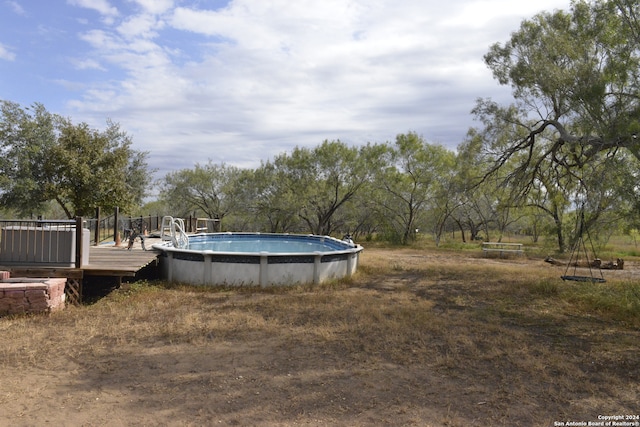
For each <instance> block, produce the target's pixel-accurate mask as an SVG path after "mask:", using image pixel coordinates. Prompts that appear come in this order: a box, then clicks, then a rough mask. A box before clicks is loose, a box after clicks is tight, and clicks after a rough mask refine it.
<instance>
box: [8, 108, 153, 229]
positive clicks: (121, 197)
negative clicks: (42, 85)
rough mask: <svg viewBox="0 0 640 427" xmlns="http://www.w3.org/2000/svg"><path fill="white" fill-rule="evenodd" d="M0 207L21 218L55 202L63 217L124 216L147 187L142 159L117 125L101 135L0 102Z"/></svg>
mask: <svg viewBox="0 0 640 427" xmlns="http://www.w3.org/2000/svg"><path fill="white" fill-rule="evenodd" d="M0 154H2V159H1V160H0V202H2V203H4V204H6V205H7V206H10V207H13V208H15V209H16V210H17V211H18V212H19V213H20V214H22V215H33V214H34V213H38V212H41V211H42V209H43V206H44V204H45V203H47V202H48V201H55V202H56V203H57V204H58V205H59V206H60V207H61V208H62V209H63V211H64V212H65V214H66V215H67V217H69V218H73V217H75V216H88V215H91V214H93V212H94V210H95V208H96V207H98V206H99V207H101V208H105V209H113V208H114V207H116V206H119V207H121V208H122V209H123V210H129V209H131V208H133V207H134V206H136V205H139V204H140V203H141V202H142V198H143V197H144V194H145V191H146V189H147V187H148V185H149V183H150V179H149V175H148V169H147V163H146V155H147V153H144V152H139V151H136V150H134V149H132V141H131V138H130V137H129V136H128V135H127V134H126V133H125V132H124V131H122V130H121V129H120V126H119V125H118V124H117V123H114V122H111V121H107V128H106V129H105V130H104V131H98V130H95V129H91V128H90V127H89V125H87V124H86V123H80V124H78V125H74V124H73V123H72V122H71V120H70V119H67V118H63V117H61V116H58V115H55V114H52V113H49V112H48V111H47V110H46V109H45V108H44V106H43V105H41V104H34V105H33V106H32V107H31V108H26V109H23V108H21V107H20V106H19V105H18V104H16V103H12V102H8V101H0Z"/></svg>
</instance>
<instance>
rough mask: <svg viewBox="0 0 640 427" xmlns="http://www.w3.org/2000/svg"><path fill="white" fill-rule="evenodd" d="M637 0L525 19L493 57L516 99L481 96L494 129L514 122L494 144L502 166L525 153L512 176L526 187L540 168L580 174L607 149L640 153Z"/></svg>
mask: <svg viewBox="0 0 640 427" xmlns="http://www.w3.org/2000/svg"><path fill="white" fill-rule="evenodd" d="M638 8H639V5H638V2H637V0H600V1H593V2H585V1H575V2H573V4H572V7H571V9H570V11H568V12H565V11H561V10H558V11H554V12H553V13H547V12H544V13H541V14H538V15H536V16H534V17H533V18H532V19H529V20H525V21H523V22H522V24H521V26H520V29H519V30H518V31H515V32H514V33H513V34H512V35H511V38H510V39H509V40H508V41H507V42H505V43H502V44H501V43H496V44H495V45H493V46H492V47H491V48H490V51H489V52H488V53H487V54H486V56H485V61H486V63H487V65H488V67H489V68H490V69H491V71H492V72H493V75H494V77H495V78H496V79H497V80H498V82H500V84H502V85H510V86H511V88H512V90H513V97H514V103H513V104H512V105H508V106H502V105H499V104H497V103H495V102H493V101H491V100H480V101H478V104H477V107H476V109H475V110H474V112H475V114H476V115H477V117H478V118H479V119H480V120H481V121H482V122H483V123H484V126H485V131H486V132H489V133H491V132H493V131H495V130H496V129H499V128H511V129H513V133H512V136H511V138H510V139H509V140H508V142H506V141H505V140H504V139H494V140H493V141H492V142H491V143H489V144H487V146H486V148H487V151H488V153H489V154H490V155H492V156H493V158H494V159H495V167H494V170H495V169H498V168H500V167H501V166H503V165H504V164H506V163H507V162H508V161H509V160H510V159H512V158H514V157H517V158H518V161H519V166H518V167H517V168H514V169H513V173H512V174H511V175H510V178H511V182H512V183H514V185H515V184H523V185H521V186H520V188H521V189H522V190H524V191H525V192H526V190H529V189H531V188H532V186H533V185H534V183H535V178H536V176H537V175H538V169H540V168H544V167H547V164H548V162H551V163H552V167H554V168H558V169H563V173H566V174H569V175H576V176H579V175H580V172H576V171H579V170H580V169H581V168H582V167H583V166H584V165H585V164H587V163H589V162H598V161H601V160H602V159H603V158H604V157H603V156H600V155H599V153H613V154H615V152H616V151H617V150H620V149H626V150H628V151H629V152H630V153H632V154H633V155H634V156H635V157H637V158H640V144H639V142H638V137H640V135H638V133H639V132H640V55H639V53H640V51H639V49H638V47H639V43H638V41H639V38H638V34H639V31H638V28H639V27H638V21H637V19H636V17H637V11H638Z"/></svg>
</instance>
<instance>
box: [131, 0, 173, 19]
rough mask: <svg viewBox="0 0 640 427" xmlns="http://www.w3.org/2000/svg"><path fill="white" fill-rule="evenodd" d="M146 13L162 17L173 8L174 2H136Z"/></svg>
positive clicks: (154, 0) (139, 0) (152, 0)
mask: <svg viewBox="0 0 640 427" xmlns="http://www.w3.org/2000/svg"><path fill="white" fill-rule="evenodd" d="M134 1H135V3H137V4H138V5H139V6H140V7H142V8H143V9H144V10H145V12H147V13H151V14H154V15H160V14H163V13H165V12H166V11H168V10H170V9H171V8H172V7H173V3H174V2H173V0H134Z"/></svg>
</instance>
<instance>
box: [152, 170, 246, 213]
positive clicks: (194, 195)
mask: <svg viewBox="0 0 640 427" xmlns="http://www.w3.org/2000/svg"><path fill="white" fill-rule="evenodd" d="M240 174H241V171H240V169H239V168H237V167H235V166H228V165H226V164H224V163H222V164H214V163H213V162H212V161H211V160H209V162H208V163H207V164H205V165H201V164H199V163H197V164H196V165H195V168H194V169H181V170H179V171H174V172H170V173H168V174H167V175H166V176H165V178H164V181H163V182H162V184H161V189H160V197H161V198H162V199H163V200H165V201H166V202H167V203H168V204H169V206H170V207H171V209H172V210H173V211H174V212H176V215H177V216H187V215H190V214H191V212H194V211H200V212H201V213H202V214H204V215H205V216H207V217H208V218H215V219H218V220H220V221H221V222H222V220H223V219H224V218H225V217H226V216H227V215H229V214H231V213H233V212H236V211H237V210H238V204H239V201H240V198H239V197H238V195H239V190H238V189H239V188H240V185H239V182H238V179H239V177H240Z"/></svg>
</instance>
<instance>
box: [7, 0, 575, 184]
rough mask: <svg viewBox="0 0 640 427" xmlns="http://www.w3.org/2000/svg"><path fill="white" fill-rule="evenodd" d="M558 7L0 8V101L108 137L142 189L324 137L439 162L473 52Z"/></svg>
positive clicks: (156, 3)
mask: <svg viewBox="0 0 640 427" xmlns="http://www.w3.org/2000/svg"><path fill="white" fill-rule="evenodd" d="M569 6H570V0H537V1H514V0H447V1H434V0H224V1H223V0H0V99H2V100H7V101H12V102H17V103H19V104H20V105H22V106H23V107H28V106H30V105H32V104H33V103H41V104H43V105H44V106H45V108H46V109H47V110H48V111H50V112H52V113H56V114H60V115H62V116H65V117H69V118H71V120H72V121H73V122H74V123H76V124H77V123H81V122H85V123H88V124H89V125H90V126H91V127H93V128H96V129H101V130H102V129H104V128H105V127H106V123H107V120H112V121H114V122H117V123H119V124H120V125H121V127H122V129H123V130H125V131H126V132H127V133H128V134H129V136H131V138H132V141H133V148H134V149H135V150H138V151H146V152H148V153H149V154H148V156H147V161H148V163H149V167H150V169H154V170H155V176H156V177H163V176H164V175H166V174H167V173H169V172H171V171H175V170H179V169H189V168H193V167H194V166H195V164H197V163H200V164H205V163H207V162H208V161H212V162H214V163H226V164H228V165H233V166H238V167H242V168H255V167H258V166H259V165H260V163H261V162H263V161H268V160H271V159H273V158H274V157H275V156H277V155H279V154H281V153H285V152H291V150H292V149H293V148H294V147H296V146H298V147H308V148H313V147H315V146H317V145H319V144H321V143H322V141H324V140H340V141H342V142H344V143H346V144H348V145H353V146H358V145H362V144H366V143H368V142H371V143H385V142H392V141H394V140H395V137H396V135H398V134H401V133H407V132H416V133H418V134H419V135H421V136H422V137H423V138H424V139H425V140H426V141H428V142H429V143H435V144H441V145H444V146H446V147H447V148H450V149H452V150H455V148H456V147H457V146H458V144H460V143H461V142H462V141H463V140H464V138H465V135H466V133H467V131H468V129H469V128H470V127H472V126H478V123H476V122H474V121H473V117H472V115H471V109H472V108H473V107H474V105H475V101H476V99H478V98H489V97H490V98H492V99H494V100H497V101H501V102H508V101H509V99H510V96H509V95H510V89H509V88H507V87H501V86H499V85H498V83H497V81H495V80H494V79H493V78H492V75H491V72H490V70H489V69H488V68H487V67H486V65H485V64H484V62H483V55H484V54H486V53H487V51H488V49H489V47H490V46H491V45H492V44H494V43H496V42H500V43H504V42H505V41H507V40H508V39H509V36H510V34H511V33H512V32H513V31H516V30H517V29H518V28H519V26H520V23H521V22H522V20H523V19H528V18H531V17H533V16H534V15H535V14H536V13H539V12H541V11H547V12H552V11H554V10H557V9H563V10H568V9H569Z"/></svg>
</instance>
